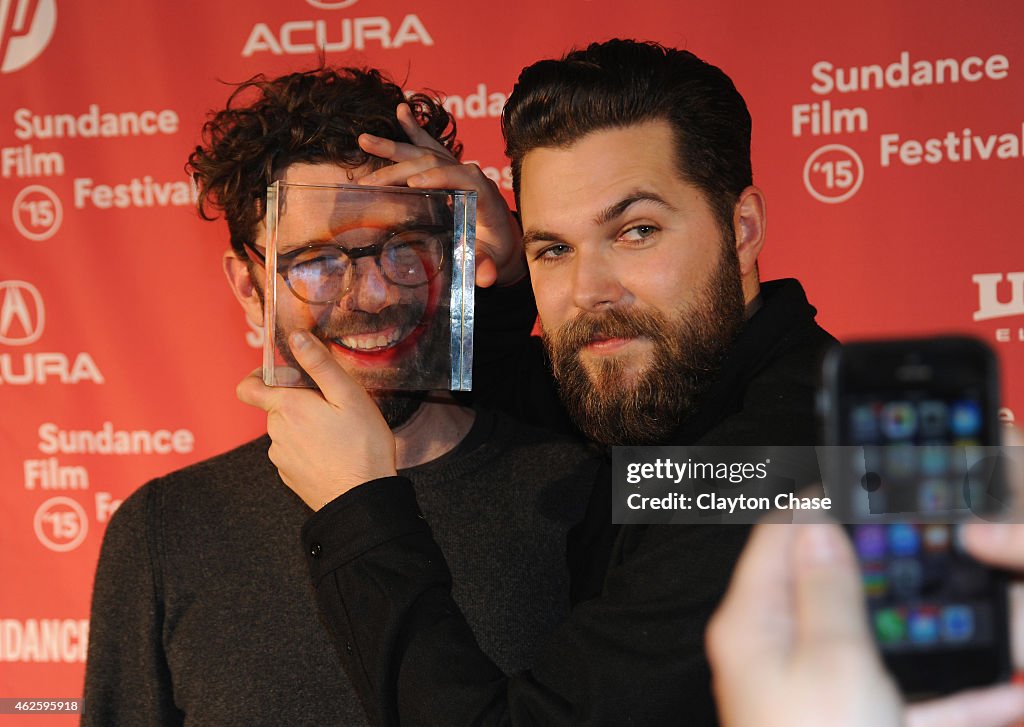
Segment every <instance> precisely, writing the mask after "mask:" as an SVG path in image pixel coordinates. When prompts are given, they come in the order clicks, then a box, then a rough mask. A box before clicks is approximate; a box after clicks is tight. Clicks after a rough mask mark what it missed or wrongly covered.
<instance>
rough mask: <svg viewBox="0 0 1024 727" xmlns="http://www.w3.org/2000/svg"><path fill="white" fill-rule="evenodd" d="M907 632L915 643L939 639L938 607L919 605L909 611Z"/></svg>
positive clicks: (932, 642)
mask: <svg viewBox="0 0 1024 727" xmlns="http://www.w3.org/2000/svg"><path fill="white" fill-rule="evenodd" d="M907 633H908V634H909V636H910V641H911V642H913V643H915V644H934V643H935V642H937V641H938V640H939V609H937V608H935V607H934V606H921V607H920V608H915V609H914V610H913V611H911V612H910V617H909V618H908V619H907Z"/></svg>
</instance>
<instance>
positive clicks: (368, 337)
mask: <svg viewBox="0 0 1024 727" xmlns="http://www.w3.org/2000/svg"><path fill="white" fill-rule="evenodd" d="M411 331H412V327H411V326H410V327H408V328H399V327H398V326H390V327H388V328H383V329H381V330H379V331H367V332H365V333H350V334H348V335H346V336H338V337H337V338H332V339H331V340H332V341H333V342H334V343H337V344H338V345H339V346H341V347H342V348H347V349H348V350H350V351H360V352H367V353H369V352H373V351H383V350H385V349H388V348H391V347H393V346H395V345H397V344H398V343H399V342H400V341H401V340H402V339H403V338H405V337H406V336H408V335H409V333H410V332H411Z"/></svg>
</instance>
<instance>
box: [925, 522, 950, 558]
mask: <svg viewBox="0 0 1024 727" xmlns="http://www.w3.org/2000/svg"><path fill="white" fill-rule="evenodd" d="M921 540H922V541H924V549H925V551H926V552H928V553H944V552H946V551H947V550H949V526H948V525H926V526H925V528H924V535H923V536H922V538H921Z"/></svg>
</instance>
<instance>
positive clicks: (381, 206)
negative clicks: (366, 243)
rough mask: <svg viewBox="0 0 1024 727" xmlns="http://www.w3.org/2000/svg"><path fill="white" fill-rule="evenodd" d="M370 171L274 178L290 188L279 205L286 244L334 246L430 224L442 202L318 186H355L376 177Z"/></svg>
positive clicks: (289, 172)
mask: <svg viewBox="0 0 1024 727" xmlns="http://www.w3.org/2000/svg"><path fill="white" fill-rule="evenodd" d="M372 171H373V169H372V168H370V167H368V166H362V167H357V168H354V169H352V168H347V167H342V166H339V165H335V164H293V165H291V166H289V167H287V168H286V169H285V170H284V171H283V172H282V173H281V174H279V175H277V176H276V177H275V178H276V179H280V180H281V181H284V182H287V183H288V184H289V185H311V186H288V187H282V190H283V194H282V199H281V200H280V202H279V204H278V209H279V215H278V222H277V225H278V227H277V229H278V235H279V236H280V238H281V241H282V242H286V241H294V242H306V241H316V240H329V239H333V238H336V237H338V236H339V235H342V234H345V233H350V234H351V235H356V234H358V233H359V232H360V231H367V232H372V231H375V230H376V231H380V230H387V229H391V228H395V227H400V226H402V225H408V224H409V223H414V222H431V221H434V218H435V217H436V207H437V202H436V201H432V200H431V199H430V198H429V197H426V196H424V195H421V194H409V193H404V192H381V191H375V190H371V189H330V188H324V187H323V186H317V185H338V184H348V185H352V184H355V183H356V182H357V181H358V180H359V179H360V178H361V177H363V176H365V175H366V174H369V173H370V172H372Z"/></svg>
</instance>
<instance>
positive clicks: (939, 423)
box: [917, 400, 949, 439]
mask: <svg viewBox="0 0 1024 727" xmlns="http://www.w3.org/2000/svg"><path fill="white" fill-rule="evenodd" d="M917 414H918V418H919V419H920V424H921V436H922V437H927V438H935V439H940V438H942V437H945V436H946V426H947V422H948V421H949V408H948V407H947V406H946V404H945V403H944V402H941V401H936V400H929V401H922V402H921V404H920V405H919V406H918V408H917Z"/></svg>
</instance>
